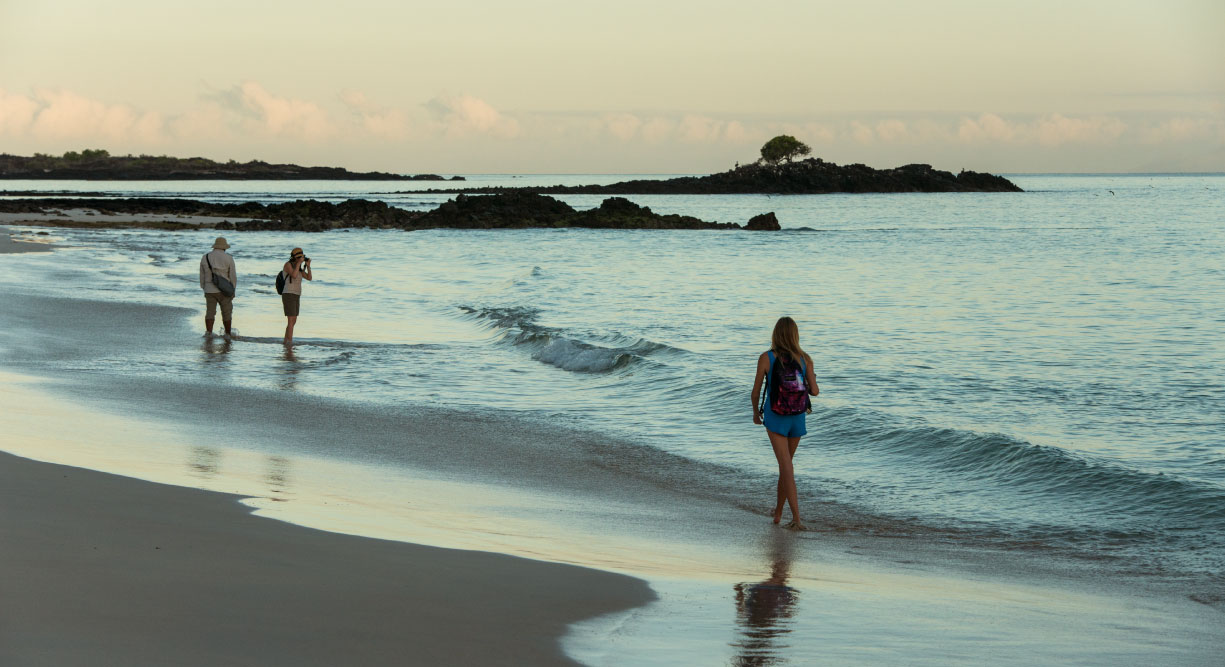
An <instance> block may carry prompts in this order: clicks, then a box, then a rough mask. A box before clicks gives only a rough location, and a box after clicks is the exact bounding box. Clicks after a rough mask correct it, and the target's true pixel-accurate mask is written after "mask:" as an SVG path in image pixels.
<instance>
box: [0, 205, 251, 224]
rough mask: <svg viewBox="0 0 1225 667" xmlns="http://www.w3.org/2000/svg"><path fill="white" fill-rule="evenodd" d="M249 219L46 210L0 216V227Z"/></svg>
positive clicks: (242, 219)
mask: <svg viewBox="0 0 1225 667" xmlns="http://www.w3.org/2000/svg"><path fill="white" fill-rule="evenodd" d="M250 220H251V218H242V217H235V216H229V217H218V216H209V215H167V214H164V213H108V212H104V211H95V210H93V209H85V208H63V209H47V210H46V211H44V212H42V213H0V225H28V226H33V227H85V228H91V227H96V228H143V229H187V228H192V227H215V226H216V225H217V224H218V223H220V222H249V221H250Z"/></svg>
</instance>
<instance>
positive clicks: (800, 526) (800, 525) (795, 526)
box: [786, 519, 808, 530]
mask: <svg viewBox="0 0 1225 667" xmlns="http://www.w3.org/2000/svg"><path fill="white" fill-rule="evenodd" d="M786 528H787V530H808V526H805V525H804V522H803V521H800V520H799V519H792V520H791V523H789V524H787V526H786Z"/></svg>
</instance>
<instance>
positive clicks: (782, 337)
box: [770, 316, 808, 361]
mask: <svg viewBox="0 0 1225 667" xmlns="http://www.w3.org/2000/svg"><path fill="white" fill-rule="evenodd" d="M770 349H772V350H774V353H775V354H780V355H782V356H783V358H784V359H790V360H792V361H799V360H800V359H803V358H805V357H807V356H808V355H806V354H804V350H803V349H802V348H800V328H799V327H798V326H796V324H795V320H793V319H791V318H790V317H786V316H783V317H780V318H778V322H777V323H775V325H774V335H773V336H772V337H771V344H770Z"/></svg>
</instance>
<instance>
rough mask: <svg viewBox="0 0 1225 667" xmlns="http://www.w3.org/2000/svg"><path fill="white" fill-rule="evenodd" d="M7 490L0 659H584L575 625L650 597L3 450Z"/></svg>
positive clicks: (593, 579)
mask: <svg viewBox="0 0 1225 667" xmlns="http://www.w3.org/2000/svg"><path fill="white" fill-rule="evenodd" d="M0 488H3V489H4V492H3V497H4V499H5V506H6V507H5V511H4V512H3V513H0V534H2V535H4V543H5V548H4V549H0V567H3V569H4V571H5V573H6V575H7V576H6V577H5V582H4V583H3V584H0V590H2V591H3V594H2V595H0V599H2V600H3V606H2V608H0V614H2V616H0V618H2V619H3V622H2V623H0V628H3V632H2V633H0V638H3V641H0V662H4V663H5V664H35V663H40V664H58V665H70V664H100V663H108V662H115V663H117V664H118V663H122V664H157V663H159V662H161V661H163V660H165V659H166V657H167V656H172V655H173V656H175V658H174V662H175V664H197V665H215V664H227V663H233V662H235V661H254V662H257V663H260V664H318V665H336V664H393V663H409V664H447V663H450V664H491V663H495V662H501V661H504V660H510V661H512V662H516V663H520V664H574V663H573V662H572V661H570V660H569V659H567V658H566V657H565V656H564V655H563V654H562V652H561V650H560V645H559V643H558V642H559V639H560V638H561V637H562V636H563V635H564V634H565V632H566V629H567V626H568V625H569V624H570V623H573V622H576V621H579V620H582V619H585V618H591V617H594V616H597V615H600V614H604V613H609V612H615V611H619V610H622V609H626V608H631V607H634V606H638V605H641V604H644V603H646V602H649V601H650V600H651V599H652V598H653V594H652V593H651V592H650V589H649V588H647V586H646V584H645V582H642V581H641V580H634V579H631V578H629V577H626V576H623V575H616V574H611V573H606V572H601V571H598V570H591V569H586V568H580V567H575V566H567V565H560V564H554V563H543V562H539V561H531V560H526V559H522V558H517V557H513V556H503V555H497V554H489V553H479V552H472V551H458V550H448V549H440V548H437V547H425V546H419V545H414V544H408V543H403V542H388V541H382V540H373V539H369V538H360V537H351V536H347V535H342V534H339V533H329V532H324V531H317V530H312V529H309V528H302V527H299V526H295V525H293V524H289V523H284V522H279V521H266V520H264V519H261V518H259V517H256V516H255V515H254V514H252V513H251V512H250V511H249V509H246V508H244V507H242V506H241V505H240V504H239V503H238V502H237V500H238V498H237V497H235V496H225V495H222V494H218V493H213V492H208V491H199V490H194V489H186V488H178V487H169V486H165V485H160V484H154V483H151V482H143V481H139V480H134V479H131V478H126V477H118V476H114V475H109V474H106V473H100V472H95V471H91V470H86V469H82V468H72V467H67V466H60V465H55V464H49V463H39V462H34V461H30V460H28V459H22V458H18V457H16V456H13V455H10V454H4V453H0ZM46 526H55V530H53V531H47V530H46V529H45V527H46ZM83 592H85V593H83ZM66 639H67V641H65V640H66Z"/></svg>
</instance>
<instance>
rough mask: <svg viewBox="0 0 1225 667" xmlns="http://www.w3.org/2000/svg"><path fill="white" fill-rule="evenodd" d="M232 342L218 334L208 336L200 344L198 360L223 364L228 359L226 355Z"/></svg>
mask: <svg viewBox="0 0 1225 667" xmlns="http://www.w3.org/2000/svg"><path fill="white" fill-rule="evenodd" d="M232 345H233V342H232V341H230V340H226V339H225V338H221V337H219V336H209V337H207V338H205V339H204V343H203V344H202V345H201V346H200V351H201V352H202V353H203V354H201V355H200V361H201V362H202V363H206V364H223V363H225V362H227V361H229V359H228V358H227V357H226V355H228V354H229V353H230V347H231V346H232Z"/></svg>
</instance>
